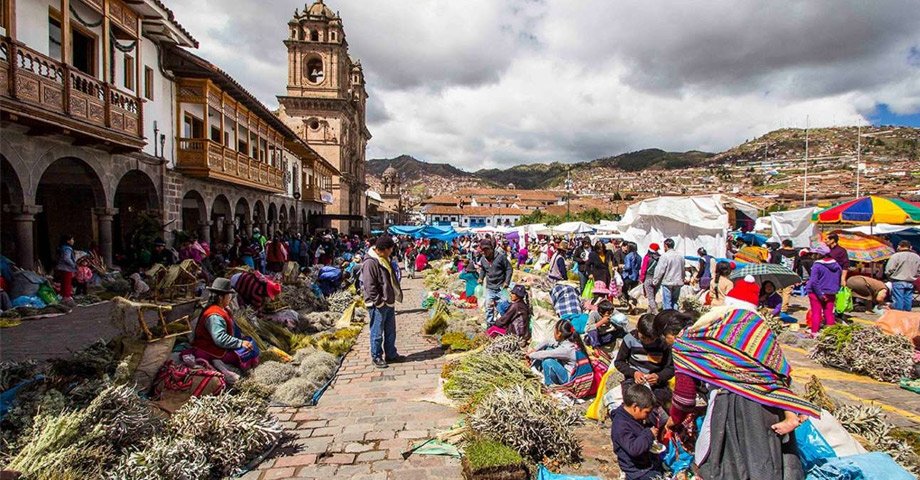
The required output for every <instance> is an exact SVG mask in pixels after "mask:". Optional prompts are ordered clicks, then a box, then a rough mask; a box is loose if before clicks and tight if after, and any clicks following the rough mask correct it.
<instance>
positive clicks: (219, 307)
mask: <svg viewBox="0 0 920 480" xmlns="http://www.w3.org/2000/svg"><path fill="white" fill-rule="evenodd" d="M208 291H210V292H211V295H210V297H209V298H208V304H207V306H206V307H205V308H204V311H203V312H202V313H201V316H200V317H198V323H197V324H196V325H195V329H194V330H193V333H192V342H191V348H189V349H187V350H185V351H184V352H182V356H183V357H186V356H187V355H192V356H194V357H195V358H199V359H202V360H207V361H208V362H211V364H212V365H214V368H216V369H217V370H218V371H220V372H221V373H223V374H224V377H225V378H226V380H227V383H230V384H232V383H235V382H236V381H237V380H239V375H237V374H236V373H234V372H233V371H231V370H230V369H229V368H228V366H229V365H232V366H235V367H237V368H240V369H242V370H249V369H250V368H253V367H255V366H256V365H258V364H259V350H258V347H257V346H256V345H255V343H254V342H253V340H252V338H250V337H243V336H242V333H241V332H240V329H239V326H238V325H237V324H236V322H234V321H233V315H232V314H231V313H230V310H228V309H227V307H228V306H229V305H230V302H231V301H232V300H233V295H234V294H235V292H234V290H233V288H232V287H231V286H230V280H229V279H226V278H215V279H214V282H213V283H212V284H211V286H210V287H208ZM183 360H185V358H183Z"/></svg>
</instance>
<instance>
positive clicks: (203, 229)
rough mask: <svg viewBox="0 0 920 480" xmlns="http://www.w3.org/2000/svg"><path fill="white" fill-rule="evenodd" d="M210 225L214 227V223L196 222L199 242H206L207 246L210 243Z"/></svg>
mask: <svg viewBox="0 0 920 480" xmlns="http://www.w3.org/2000/svg"><path fill="white" fill-rule="evenodd" d="M211 225H214V222H212V221H210V220H207V221H203V222H198V241H199V242H208V244H210V243H211Z"/></svg>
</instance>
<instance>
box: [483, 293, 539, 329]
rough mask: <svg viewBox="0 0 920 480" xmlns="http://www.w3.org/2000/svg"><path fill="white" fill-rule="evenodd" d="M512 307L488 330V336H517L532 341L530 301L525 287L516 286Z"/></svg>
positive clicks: (512, 296) (511, 295)
mask: <svg viewBox="0 0 920 480" xmlns="http://www.w3.org/2000/svg"><path fill="white" fill-rule="evenodd" d="M510 297H511V306H510V307H508V310H506V311H505V313H504V314H502V316H501V317H499V318H498V320H496V321H495V324H494V325H492V326H491V327H489V329H488V330H486V335H488V336H490V337H493V338H494V337H497V336H500V335H507V334H512V335H517V336H519V337H521V339H522V340H524V341H528V342H529V341H530V313H531V308H530V301H529V300H528V298H527V289H526V288H524V286H523V285H520V284H518V285H515V286H514V288H512V289H511V293H510Z"/></svg>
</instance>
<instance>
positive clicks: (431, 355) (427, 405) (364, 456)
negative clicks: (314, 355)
mask: <svg viewBox="0 0 920 480" xmlns="http://www.w3.org/2000/svg"><path fill="white" fill-rule="evenodd" d="M403 291H404V293H405V299H404V301H403V303H402V304H401V305H397V307H396V329H397V332H398V336H397V348H398V349H399V353H400V354H401V355H406V356H407V357H408V358H407V361H406V362H405V363H399V364H394V365H390V367H389V368H387V369H385V370H379V369H376V368H374V366H373V365H372V364H371V362H370V353H369V349H370V347H369V329H368V328H367V327H365V328H364V330H363V331H362V332H361V335H360V336H359V337H358V343H357V344H356V345H355V348H354V349H353V350H352V351H351V352H350V353H349V354H348V356H347V357H346V358H345V361H344V363H343V364H342V368H341V369H340V370H339V373H338V375H337V377H336V379H335V382H334V383H333V384H332V385H331V386H330V388H329V390H327V391H326V393H325V394H324V395H323V397H322V399H321V400H320V402H319V405H318V406H316V407H304V408H279V409H275V411H276V414H277V416H278V418H279V419H280V420H281V421H282V422H283V424H284V426H285V427H286V429H287V430H288V431H289V432H290V433H291V434H293V435H294V436H295V439H294V441H293V444H292V445H289V446H287V447H286V448H283V449H281V454H280V455H276V456H275V458H272V459H269V460H267V461H266V462H264V463H263V464H262V465H260V466H259V467H258V470H255V471H252V472H250V473H249V474H248V475H246V476H245V477H244V478H246V479H249V480H255V479H260V480H268V479H280V478H332V477H333V476H335V478H365V479H400V480H411V479H422V478H460V476H461V474H460V461H459V460H455V459H452V458H449V457H441V456H410V457H409V458H408V459H405V460H404V459H403V457H402V452H403V451H405V450H406V449H407V448H409V447H410V445H411V444H412V443H414V442H416V441H418V440H421V439H426V438H429V437H431V436H434V435H436V434H437V433H438V431H440V430H444V429H446V428H447V427H450V426H451V425H453V424H454V423H455V422H456V421H457V420H458V416H457V413H456V412H455V411H454V410H453V409H451V408H448V407H445V406H441V405H437V404H434V403H431V402H426V401H421V400H420V399H422V398H425V397H429V396H431V395H432V394H433V393H434V391H435V389H436V387H437V384H438V377H439V375H440V372H441V365H442V364H443V358H441V356H442V351H441V349H440V348H439V347H438V346H437V345H435V344H433V343H432V342H429V341H428V340H426V339H425V338H423V337H422V336H421V326H422V323H424V321H425V320H426V319H427V315H428V314H427V311H425V310H422V309H420V308H419V305H420V304H421V301H422V299H423V296H424V295H425V289H424V287H423V286H422V281H421V280H411V279H404V280H403Z"/></svg>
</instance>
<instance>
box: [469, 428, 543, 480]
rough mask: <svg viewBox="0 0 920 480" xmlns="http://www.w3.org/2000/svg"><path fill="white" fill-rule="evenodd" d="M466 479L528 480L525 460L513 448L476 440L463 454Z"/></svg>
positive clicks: (493, 442)
mask: <svg viewBox="0 0 920 480" xmlns="http://www.w3.org/2000/svg"><path fill="white" fill-rule="evenodd" d="M463 476H464V478H466V479H477V480H478V479H483V480H487V479H493V478H494V479H502V480H518V479H519V480H527V479H528V478H530V477H529V476H528V472H527V466H526V465H525V464H524V459H523V458H522V457H521V455H520V454H519V453H518V452H517V451H515V450H514V449H513V448H511V447H509V446H507V445H505V444H503V443H501V442H496V441H495V440H491V439H484V438H476V439H474V440H473V441H472V442H470V443H469V445H467V446H466V448H465V449H464V452H463Z"/></svg>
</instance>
